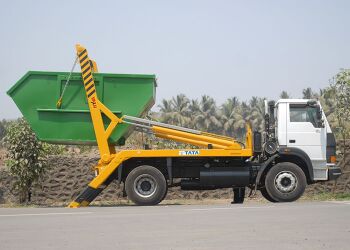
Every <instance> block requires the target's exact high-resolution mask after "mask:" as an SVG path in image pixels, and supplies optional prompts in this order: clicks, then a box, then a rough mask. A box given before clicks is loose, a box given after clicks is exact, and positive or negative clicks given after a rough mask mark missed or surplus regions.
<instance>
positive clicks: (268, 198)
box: [260, 188, 276, 202]
mask: <svg viewBox="0 0 350 250" xmlns="http://www.w3.org/2000/svg"><path fill="white" fill-rule="evenodd" d="M260 193H261V195H262V196H263V197H264V198H265V199H266V200H268V201H269V202H276V201H275V200H274V199H272V197H271V196H270V195H269V193H268V192H267V191H266V188H262V189H260Z"/></svg>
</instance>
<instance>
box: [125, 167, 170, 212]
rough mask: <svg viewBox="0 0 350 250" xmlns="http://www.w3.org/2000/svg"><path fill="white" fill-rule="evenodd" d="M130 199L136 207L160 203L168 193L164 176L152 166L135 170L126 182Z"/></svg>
mask: <svg viewBox="0 0 350 250" xmlns="http://www.w3.org/2000/svg"><path fill="white" fill-rule="evenodd" d="M125 191H126V194H127V196H128V198H129V199H130V200H131V201H132V202H134V203H135V204H136V205H141V206H152V205H157V204H158V203H160V202H161V201H162V200H163V199H164V197H165V196H166V193H167V183H166V180H165V177H164V175H163V174H162V172H160V171H159V170H158V169H156V168H155V167H152V166H139V167H137V168H135V169H133V170H132V171H131V172H130V173H129V175H128V176H127V178H126V180H125Z"/></svg>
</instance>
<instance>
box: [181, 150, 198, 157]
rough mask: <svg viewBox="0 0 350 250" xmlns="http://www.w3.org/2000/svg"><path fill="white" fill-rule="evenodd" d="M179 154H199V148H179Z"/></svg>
mask: <svg viewBox="0 0 350 250" xmlns="http://www.w3.org/2000/svg"><path fill="white" fill-rule="evenodd" d="M179 155H182V156H192V155H199V150H180V151H179Z"/></svg>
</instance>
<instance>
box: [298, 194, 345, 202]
mask: <svg viewBox="0 0 350 250" xmlns="http://www.w3.org/2000/svg"><path fill="white" fill-rule="evenodd" d="M304 198H305V199H306V200H314V201H346V200H350V193H338V194H334V193H331V192H324V193H319V194H314V195H310V196H305V197H304Z"/></svg>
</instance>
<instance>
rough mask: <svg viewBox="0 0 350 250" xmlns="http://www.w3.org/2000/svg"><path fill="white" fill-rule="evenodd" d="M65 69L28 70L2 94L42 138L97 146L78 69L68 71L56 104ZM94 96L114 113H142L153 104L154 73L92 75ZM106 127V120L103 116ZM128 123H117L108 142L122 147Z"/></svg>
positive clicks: (139, 114) (42, 139)
mask: <svg viewBox="0 0 350 250" xmlns="http://www.w3.org/2000/svg"><path fill="white" fill-rule="evenodd" d="M68 75H69V73H68V72H43V71H29V72H28V73H27V74H25V75H24V76H23V77H22V78H21V79H20V80H19V81H18V82H17V83H16V84H15V85H14V86H13V87H12V88H11V89H10V90H8V91H7V94H8V95H9V96H10V97H11V98H12V99H13V101H14V102H15V103H16V105H17V107H18V108H19V109H20V111H21V112H22V114H23V116H24V117H25V119H26V120H27V121H28V122H29V124H30V126H31V128H32V129H33V130H34V132H35V133H36V135H37V137H38V139H39V140H41V141H45V142H49V143H57V144H88V145H96V137H95V132H94V129H93V125H92V120H91V116H90V111H89V107H88V104H87V99H86V95H85V90H84V87H83V86H84V85H83V81H82V77H81V73H73V74H72V76H71V78H70V81H69V84H68V85H67V87H66V90H65V93H64V96H63V98H62V105H61V108H59V109H57V108H56V103H57V100H58V99H59V97H60V95H61V93H62V91H63V88H64V86H65V84H66V81H67V78H68ZM94 80H95V85H96V91H97V96H98V98H99V100H100V101H101V102H102V103H104V105H105V106H106V107H107V108H109V109H110V110H111V111H112V112H113V113H114V114H116V115H117V116H118V117H121V116H123V115H130V116H136V117H143V116H144V115H145V114H146V113H147V111H149V110H150V108H151V107H152V106H153V105H154V102H155V89H156V78H155V75H129V74H106V73H94ZM104 124H105V127H106V128H107V126H108V124H109V119H108V118H106V117H104ZM131 132H132V126H130V125H127V124H120V125H118V126H117V127H116V129H115V130H114V131H113V133H112V135H111V137H110V141H109V143H110V144H111V145H123V144H124V142H125V139H126V138H127V137H128V136H129V134H130V133H131Z"/></svg>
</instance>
